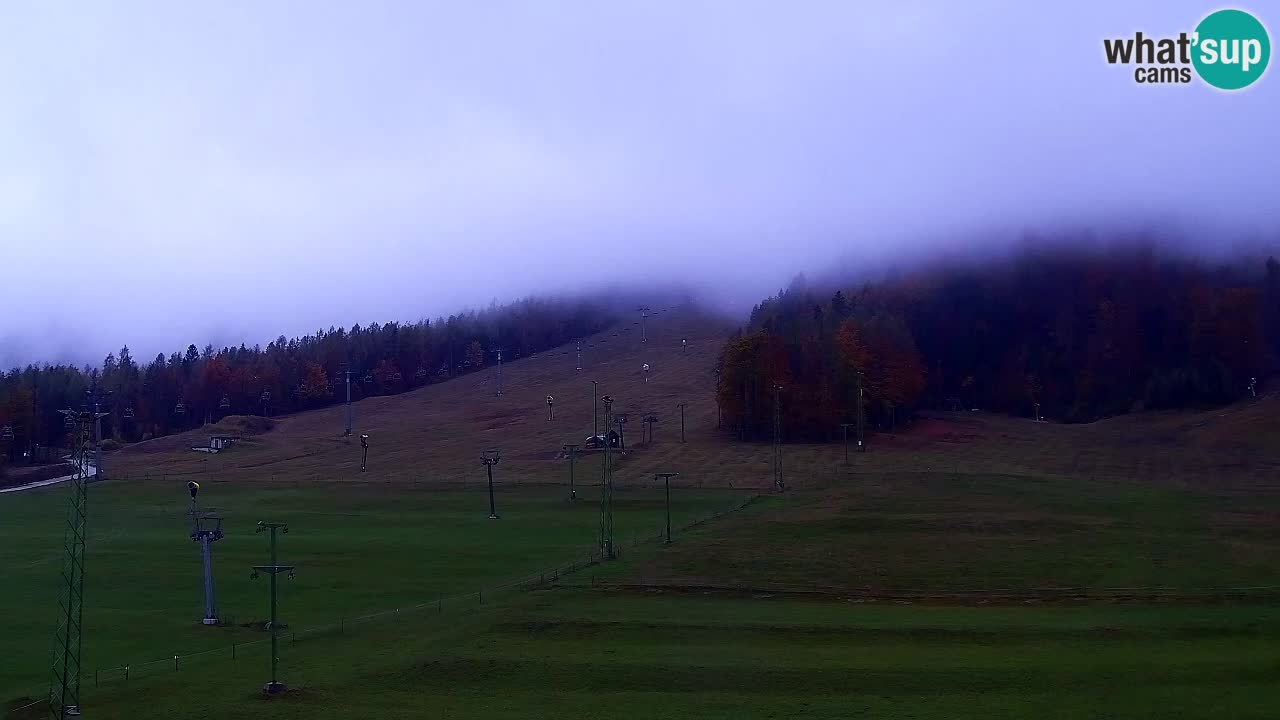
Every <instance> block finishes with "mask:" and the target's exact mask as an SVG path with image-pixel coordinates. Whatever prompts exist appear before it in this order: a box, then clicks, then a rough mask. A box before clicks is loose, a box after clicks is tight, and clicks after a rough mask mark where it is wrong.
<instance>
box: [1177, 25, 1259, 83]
mask: <svg viewBox="0 0 1280 720" xmlns="http://www.w3.org/2000/svg"><path fill="white" fill-rule="evenodd" d="M1193 42H1194V43H1195V50H1194V51H1193V55H1192V58H1191V62H1192V64H1194V65H1195V66H1196V72H1197V73H1199V74H1200V77H1201V78H1203V79H1204V81H1205V82H1207V83H1209V84H1210V85H1212V86H1214V87H1216V88H1218V89H1220V90H1239V89H1241V88H1245V87H1248V86H1250V85H1252V84H1253V83H1254V82H1256V81H1257V79H1258V78H1260V77H1262V73H1264V72H1266V70H1267V61H1269V60H1270V59H1271V38H1270V37H1268V36H1267V29H1266V28H1265V27H1263V26H1262V23H1261V22H1259V21H1258V18H1256V17H1254V16H1252V15H1250V14H1249V13H1247V12H1245V11H1243V10H1219V11H1217V12H1215V13H1212V14H1210V15H1209V16H1208V17H1206V18H1205V19H1203V20H1201V21H1200V24H1199V25H1197V26H1196V34H1195V39H1194V40H1193Z"/></svg>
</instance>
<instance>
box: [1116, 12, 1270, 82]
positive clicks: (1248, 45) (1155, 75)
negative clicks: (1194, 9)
mask: <svg viewBox="0 0 1280 720" xmlns="http://www.w3.org/2000/svg"><path fill="white" fill-rule="evenodd" d="M1102 47H1103V50H1104V51H1105V53H1106V57H1107V62H1108V63H1109V64H1112V65H1117V64H1120V65H1137V66H1138V67H1136V68H1134V71H1133V79H1134V82H1137V83H1139V84H1143V85H1149V84H1168V83H1189V82H1191V75H1192V72H1191V71H1192V69H1193V68H1194V69H1195V73H1196V74H1197V75H1199V76H1200V78H1201V79H1202V80H1204V81H1205V83H1206V84H1208V85H1211V86H1213V87H1215V88H1218V89H1220V90H1240V89H1241V88H1246V87H1248V86H1250V85H1252V84H1253V83H1255V82H1257V80H1258V78H1260V77H1262V74H1263V73H1264V72H1266V70H1267V63H1268V62H1269V61H1270V60H1271V38H1270V37H1268V35H1267V29H1266V28H1265V27H1264V26H1263V25H1262V23H1261V22H1260V21H1259V20H1258V19H1257V18H1256V17H1254V16H1253V15H1250V14H1249V13H1247V12H1245V11H1243V10H1218V11H1217V12H1214V13H1210V14H1209V15H1208V16H1207V17H1205V18H1204V19H1203V20H1201V21H1200V24H1199V25H1197V26H1196V29H1195V31H1194V32H1191V33H1185V32H1182V33H1178V36H1177V37H1171V38H1153V37H1147V36H1146V35H1144V34H1143V33H1141V32H1137V33H1135V34H1134V36H1133V37H1131V38H1119V39H1105V40H1103V41H1102Z"/></svg>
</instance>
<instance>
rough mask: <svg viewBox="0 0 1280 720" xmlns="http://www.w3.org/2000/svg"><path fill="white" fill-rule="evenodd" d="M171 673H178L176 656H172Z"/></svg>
mask: <svg viewBox="0 0 1280 720" xmlns="http://www.w3.org/2000/svg"><path fill="white" fill-rule="evenodd" d="M173 671H174V672H178V656H177V655H174V656H173Z"/></svg>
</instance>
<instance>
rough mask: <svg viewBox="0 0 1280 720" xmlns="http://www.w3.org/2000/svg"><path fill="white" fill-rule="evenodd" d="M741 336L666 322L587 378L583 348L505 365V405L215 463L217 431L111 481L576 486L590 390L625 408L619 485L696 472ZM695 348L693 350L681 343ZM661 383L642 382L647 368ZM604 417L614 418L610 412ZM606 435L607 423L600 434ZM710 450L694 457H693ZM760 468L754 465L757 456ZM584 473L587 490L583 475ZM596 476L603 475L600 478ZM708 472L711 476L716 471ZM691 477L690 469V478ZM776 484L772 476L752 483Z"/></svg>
mask: <svg viewBox="0 0 1280 720" xmlns="http://www.w3.org/2000/svg"><path fill="white" fill-rule="evenodd" d="M729 330H730V326H729V325H728V324H727V323H725V322H723V321H720V320H716V319H713V318H710V317H708V316H706V315H704V314H702V313H700V312H698V311H696V310H695V309H693V308H692V307H687V306H682V307H673V308H667V309H661V310H655V314H654V315H653V316H651V317H650V318H649V319H648V321H647V323H646V331H647V334H648V337H649V341H648V342H647V343H642V342H641V338H640V328H639V320H638V319H637V320H635V321H633V322H631V323H626V324H622V325H619V326H615V327H613V328H611V329H609V330H608V331H605V332H602V333H599V334H597V335H594V336H591V337H588V338H587V339H586V340H585V342H584V343H583V355H582V362H583V369H582V370H581V371H578V370H575V369H574V367H575V363H576V358H575V347H574V345H564V346H561V347H558V348H556V349H554V350H552V351H548V352H544V353H540V354H537V355H534V356H531V357H528V358H523V359H520V360H516V361H514V362H507V363H504V365H503V368H502V376H503V387H504V394H503V395H502V397H497V396H496V394H495V391H496V387H497V368H496V366H492V367H489V368H487V369H486V370H484V371H483V372H479V373H473V374H470V375H467V376H464V377H461V378H458V379H456V380H452V381H448V382H444V383H439V384H435V385H429V386H427V387H424V388H420V389H418V390H415V391H411V392H407V393H402V394H399V395H393V396H384V397H373V398H368V399H365V400H361V401H359V402H356V403H354V404H353V413H354V421H353V432H354V436H353V437H351V438H345V437H343V436H342V430H343V427H344V422H345V421H344V418H345V409H344V407H342V406H335V407H330V408H325V409H322V410H315V411H309V412H303V413H298V414H296V415H293V416H289V417H283V418H278V419H277V420H276V423H275V427H274V429H272V430H271V431H270V432H267V433H263V434H261V435H257V436H254V437H251V438H247V439H246V440H245V441H243V442H242V443H240V444H237V445H236V446H235V447H234V448H233V449H231V450H230V451H227V452H224V453H221V454H218V455H212V456H210V455H205V454H201V453H195V452H192V451H191V450H190V447H191V446H193V445H203V444H205V443H207V441H208V436H209V435H210V434H211V432H210V430H208V429H200V430H194V431H190V432H187V433H182V434H180V435H175V436H171V437H166V438H160V439H157V440H152V441H149V442H146V443H140V444H138V445H136V446H132V447H129V448H126V449H125V450H123V451H121V452H119V453H116V454H114V455H113V456H112V458H111V460H110V461H109V462H110V467H111V473H112V474H113V475H115V476H120V475H124V476H129V477H139V476H144V475H146V474H150V475H152V476H155V475H188V474H193V473H201V474H204V473H207V474H211V475H215V476H216V477H217V478H218V479H225V480H270V479H272V478H275V479H290V480H316V481H334V480H340V481H352V480H360V481H370V482H378V481H393V482H410V481H412V482H430V483H462V482H475V481H478V480H479V479H480V478H482V477H483V472H482V470H483V468H482V466H481V464H480V462H479V455H480V451H481V450H483V449H486V448H499V449H500V450H501V451H502V462H501V464H500V465H499V466H498V468H497V475H498V479H499V481H501V482H567V479H568V467H567V463H565V462H562V461H560V460H558V459H557V458H558V455H559V453H560V448H561V445H562V444H565V443H581V442H582V441H583V439H584V438H586V437H587V436H589V435H590V434H591V432H592V423H593V407H592V400H593V390H592V380H595V381H597V382H598V383H599V393H600V394H601V395H605V394H609V395H611V396H612V397H613V398H615V400H616V404H615V405H614V408H613V410H614V412H615V413H626V414H627V415H628V416H629V424H628V425H627V426H626V430H625V436H626V441H627V449H628V453H627V456H626V457H625V458H624V459H623V460H622V461H621V462H620V465H619V473H623V474H624V475H620V477H619V481H620V482H624V481H627V479H628V478H630V479H631V480H638V479H639V478H642V477H643V476H644V475H645V474H647V472H648V471H649V470H650V469H651V468H656V467H658V466H663V467H665V466H667V465H670V464H673V463H675V464H678V465H680V466H682V467H688V466H689V465H691V464H696V463H698V462H699V461H707V460H710V459H712V458H710V457H708V456H707V455H706V448H717V449H719V448H721V447H722V445H724V444H725V443H722V441H721V440H720V439H719V438H718V436H717V433H716V431H715V415H716V408H715V402H714V398H713V390H714V385H715V376H714V375H713V373H712V369H713V365H714V358H715V354H716V353H717V352H718V351H719V348H720V346H721V344H722V343H723V341H724V338H725V337H726V336H727V334H728V332H729ZM682 339H683V340H687V341H688V345H687V348H685V347H683V346H682V345H681V340H682ZM645 363H649V365H650V366H651V371H650V373H649V376H650V377H649V379H648V382H646V381H645V378H644V372H643V369H642V368H643V365H644V364H645ZM548 395H551V396H552V397H553V398H554V403H555V404H554V408H553V410H554V417H553V419H552V420H550V421H549V420H548V419H547V403H546V397H547V396H548ZM681 402H685V403H688V406H687V408H686V410H685V422H686V433H687V439H688V441H689V443H688V444H687V445H685V446H683V447H682V446H681V445H680V443H679V433H680V411H679V409H678V408H677V405H678V404H679V403H681ZM600 412H601V413H602V414H603V412H604V409H603V406H602V407H601V408H600ZM645 412H653V413H655V414H657V415H658V417H659V423H658V424H657V425H656V426H655V429H654V436H655V440H656V442H655V443H654V445H653V446H652V447H648V448H645V447H641V443H640V440H641V435H642V430H641V423H640V418H641V416H642V415H643V414H644V413H645ZM601 421H602V422H603V418H602V420H601ZM361 433H366V434H368V435H369V436H370V448H371V449H370V453H369V464H368V472H366V473H363V474H362V473H360V469H359V465H360V444H359V440H358V436H359V435H360V434H361ZM694 448H699V449H700V450H699V451H697V452H694V451H693V450H692V449H694ZM748 454H750V453H748ZM583 462H584V466H583V468H582V469H581V472H582V473H583V477H588V476H589V475H588V473H589V471H588V470H587V467H586V464H585V463H586V462H587V461H583ZM593 467H596V468H598V466H593ZM707 469H710V468H707ZM690 470H691V472H692V468H690ZM762 473H763V475H767V474H768V466H767V465H766V466H764V467H763V468H760V467H755V468H751V469H750V470H749V471H748V472H746V473H744V475H748V476H749V475H755V476H757V477H759V476H761V474H762Z"/></svg>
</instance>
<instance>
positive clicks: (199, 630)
mask: <svg viewBox="0 0 1280 720" xmlns="http://www.w3.org/2000/svg"><path fill="white" fill-rule="evenodd" d="M202 485H203V489H202V491H201V494H200V499H201V501H202V503H203V504H204V505H207V506H216V507H217V508H218V509H219V510H220V511H221V512H222V513H223V514H224V516H225V518H226V520H225V523H224V529H225V532H226V537H225V538H224V539H223V540H221V541H219V542H218V543H216V544H215V545H214V563H215V574H216V583H217V591H218V605H219V610H220V612H221V614H222V615H223V616H224V617H228V618H231V619H233V620H234V623H235V624H231V625H229V626H227V627H205V626H202V625H201V624H200V623H199V620H200V618H201V617H202V615H203V592H202V586H201V579H200V573H201V565H200V555H199V547H198V545H196V544H195V543H194V542H192V541H191V540H190V539H189V537H188V533H189V532H190V527H189V520H188V519H187V518H186V516H185V513H186V511H187V509H188V506H189V505H188V503H189V498H188V495H187V492H186V488H185V483H182V482H171V483H163V484H162V483H159V482H150V483H141V482H130V483H124V482H119V483H115V482H108V483H104V484H101V485H93V486H90V488H89V551H88V558H87V562H86V566H87V572H86V577H87V580H86V584H85V605H84V621H85V643H84V657H83V662H84V667H85V669H86V671H87V672H88V673H90V674H91V673H92V672H93V671H94V670H95V669H96V668H109V667H114V666H120V665H124V664H132V665H133V666H134V668H135V670H134V672H135V675H136V674H137V673H138V672H139V671H140V670H143V668H138V667H137V666H138V665H140V664H141V663H143V662H145V661H150V660H156V659H160V658H166V657H172V656H173V655H175V654H178V655H186V654H190V653H194V652H199V651H204V650H209V649H213V648H227V647H229V646H230V645H231V644H232V643H233V642H237V643H245V642H248V641H251V640H257V639H261V638H263V637H265V636H266V633H264V632H262V631H261V630H260V629H256V628H253V627H242V626H240V624H251V623H254V622H255V621H256V622H260V621H262V620H264V619H265V618H266V617H267V613H268V594H267V580H266V577H265V576H264V577H262V578H261V579H258V580H250V577H249V575H250V571H251V570H250V567H251V566H252V565H261V564H267V562H268V538H267V535H266V534H265V533H264V534H255V533H254V524H255V523H256V522H257V521H258V520H277V521H284V522H287V523H289V528H290V532H289V533H288V534H287V535H283V536H281V539H280V561H281V563H283V564H291V565H296V566H297V577H296V578H295V579H292V580H284V579H282V581H281V608H282V610H281V617H282V620H284V621H285V622H287V623H288V624H289V626H290V628H291V629H292V630H304V629H306V628H308V627H312V626H317V625H325V624H331V623H338V622H339V621H340V620H342V619H344V618H345V619H348V620H349V619H351V618H353V617H356V616H359V615H363V614H367V613H371V612H377V611H381V610H390V609H393V608H398V607H405V606H411V605H415V604H419V603H424V602H431V601H434V600H435V599H436V598H439V597H446V598H447V597H449V596H454V595H458V594H463V593H472V594H474V593H475V592H476V591H478V590H481V589H487V588H491V587H494V586H496V585H500V584H502V583H504V582H506V581H509V580H512V579H515V578H518V577H522V576H525V575H527V574H529V573H538V572H540V571H542V570H544V569H551V568H554V567H557V566H559V565H563V564H565V563H567V562H570V561H574V560H585V559H586V558H587V555H588V554H589V553H590V552H591V551H592V550H593V549H594V548H595V544H596V538H597V533H598V518H599V515H598V512H599V504H598V502H597V498H598V497H599V495H598V492H599V491H598V488H596V487H594V486H586V485H580V486H579V499H578V501H577V502H575V503H570V502H568V500H567V498H568V489H567V488H562V487H555V486H512V485H500V486H499V487H498V489H497V505H498V512H499V514H500V515H501V519H500V520H489V519H488V495H487V492H486V489H485V486H484V485H483V484H479V483H478V484H475V485H474V486H473V487H469V488H464V489H458V488H453V489H447V490H442V489H439V488H432V487H429V486H420V487H415V486H404V485H383V484H376V485H364V484H347V483H341V484H335V483H316V484H312V485H286V484H270V483H241V484H227V483H218V482H207V481H206V482H203V483H202ZM66 497H67V487H66V486H65V485H63V486H56V487H51V488H46V489H42V490H38V491H34V492H28V493H17V494H10V495H5V496H0V517H2V518H3V521H2V525H0V588H2V590H0V647H3V652H0V703H4V702H5V701H8V700H9V699H11V698H15V697H18V696H22V695H33V694H39V693H43V692H45V690H46V689H47V684H48V679H49V667H50V648H51V639H52V635H53V632H54V628H55V621H56V615H57V613H56V607H57V598H58V593H59V577H60V572H61V563H62V555H61V548H62V539H63V527H64V517H65V504H66ZM744 497H745V496H744V495H742V494H741V493H733V492H732V491H716V490H706V491H699V490H682V491H681V492H679V493H676V494H675V495H674V497H673V499H672V507H673V521H674V523H675V524H676V525H677V526H678V525H681V524H684V523H687V522H690V521H692V520H693V519H696V518H700V517H704V516H706V515H708V514H710V513H712V512H715V511H719V510H723V509H726V508H728V507H729V506H731V505H732V504H734V503H735V502H738V501H740V500H741V499H743V498H744ZM664 507H665V506H664V500H663V496H662V494H661V491H660V490H657V489H640V488H637V489H620V490H618V491H616V492H615V500H614V508H615V527H616V537H617V538H618V539H619V541H625V540H628V539H630V538H632V537H635V536H639V535H644V536H650V535H654V534H656V533H658V532H659V531H660V530H661V529H662V527H663V521H664ZM0 707H4V705H3V704H0Z"/></svg>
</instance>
